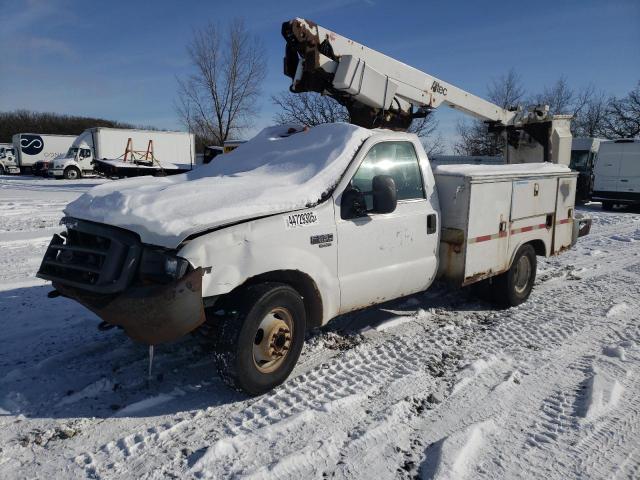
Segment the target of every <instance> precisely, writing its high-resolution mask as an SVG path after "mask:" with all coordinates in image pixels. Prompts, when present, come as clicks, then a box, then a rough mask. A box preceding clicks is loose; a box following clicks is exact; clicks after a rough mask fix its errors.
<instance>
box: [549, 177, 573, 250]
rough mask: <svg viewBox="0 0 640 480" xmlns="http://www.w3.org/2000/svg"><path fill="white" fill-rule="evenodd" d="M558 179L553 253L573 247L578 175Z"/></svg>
mask: <svg viewBox="0 0 640 480" xmlns="http://www.w3.org/2000/svg"><path fill="white" fill-rule="evenodd" d="M557 181H558V195H557V199H556V212H555V223H554V226H553V247H552V248H553V253H558V252H560V251H562V250H563V249H567V248H570V247H571V240H572V235H573V217H574V208H575V199H576V177H561V178H558V180H557Z"/></svg>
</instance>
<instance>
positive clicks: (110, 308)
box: [54, 268, 205, 345]
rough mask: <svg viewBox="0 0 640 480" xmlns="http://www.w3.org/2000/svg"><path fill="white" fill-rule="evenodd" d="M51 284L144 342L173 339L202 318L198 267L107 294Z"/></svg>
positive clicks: (191, 327)
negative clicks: (165, 282) (156, 282)
mask: <svg viewBox="0 0 640 480" xmlns="http://www.w3.org/2000/svg"><path fill="white" fill-rule="evenodd" d="M54 287H55V288H56V289H57V290H58V291H59V292H60V293H61V294H62V295H64V296H65V297H69V298H72V299H74V300H76V301H77V302H79V303H81V304H82V305H84V306H85V307H87V308H88V309H89V310H91V311H92V312H94V313H95V314H96V315H98V316H99V317H100V318H101V319H102V320H104V321H105V322H107V323H108V324H111V325H116V326H119V327H122V328H123V329H124V331H125V332H126V333H127V335H128V336H129V337H131V338H132V339H133V340H135V341H137V342H141V343H145V344H147V345H156V344H159V343H163V342H170V341H172V340H176V339H178V338H180V337H182V336H183V335H185V334H187V333H189V332H191V331H192V330H194V329H195V328H197V327H198V326H200V325H201V324H202V323H203V322H204V320H205V315H204V305H203V303H202V268H197V269H196V270H193V271H192V272H189V273H187V274H186V275H185V276H184V277H182V278H181V279H180V280H177V281H176V282H174V283H171V284H168V285H141V286H131V287H130V288H128V289H127V290H125V291H124V292H123V293H121V294H118V295H114V296H108V297H105V296H104V295H95V294H92V293H90V292H86V291H83V290H79V289H76V288H70V287H66V286H64V285H61V284H57V283H54Z"/></svg>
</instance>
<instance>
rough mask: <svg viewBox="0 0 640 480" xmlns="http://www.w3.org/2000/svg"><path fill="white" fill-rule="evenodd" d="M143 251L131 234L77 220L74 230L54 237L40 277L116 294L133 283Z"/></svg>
mask: <svg viewBox="0 0 640 480" xmlns="http://www.w3.org/2000/svg"><path fill="white" fill-rule="evenodd" d="M74 223H75V222H74ZM140 251H141V247H140V242H139V240H138V239H137V237H136V235H134V234H133V233H131V232H127V231H125V230H121V229H117V228H115V227H109V226H107V225H100V224H96V223H92V222H84V221H77V225H74V227H73V228H69V229H67V231H66V232H63V233H61V234H59V235H58V234H56V235H54V236H53V238H52V239H51V243H50V244H49V248H47V252H46V253H45V255H44V259H43V260H42V265H41V266H40V270H39V271H38V277H40V278H44V279H46V280H51V281H53V282H58V283H61V284H64V285H67V286H72V287H76V288H81V289H84V290H89V291H93V292H99V293H116V292H118V291H121V290H124V288H126V286H127V285H128V284H129V282H130V281H131V279H132V277H133V274H134V272H135V268H136V266H137V262H138V259H139V257H140Z"/></svg>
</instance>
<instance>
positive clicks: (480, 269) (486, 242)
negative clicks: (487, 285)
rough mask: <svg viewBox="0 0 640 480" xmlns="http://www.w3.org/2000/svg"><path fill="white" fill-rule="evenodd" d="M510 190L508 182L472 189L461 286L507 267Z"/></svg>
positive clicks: (476, 186) (493, 183)
mask: <svg viewBox="0 0 640 480" xmlns="http://www.w3.org/2000/svg"><path fill="white" fill-rule="evenodd" d="M511 190H512V186H511V182H510V181H503V182H488V183H476V184H472V185H471V197H470V199H469V202H470V203H469V226H468V230H467V239H466V243H467V246H466V258H465V272H464V282H463V284H464V285H468V284H470V283H473V282H475V281H477V280H481V279H483V278H487V277H489V276H492V275H495V274H496V273H499V272H502V271H504V270H506V269H507V268H508V267H509V265H508V263H509V258H508V256H507V251H508V248H509V228H508V227H509V210H510V208H511V203H510V198H511Z"/></svg>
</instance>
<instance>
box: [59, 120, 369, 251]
mask: <svg viewBox="0 0 640 480" xmlns="http://www.w3.org/2000/svg"><path fill="white" fill-rule="evenodd" d="M291 132H294V133H291ZM371 134H372V132H371V131H370V130H367V129H365V128H361V127H357V126H355V125H350V124H347V123H334V124H326V125H320V126H317V127H314V128H311V129H308V130H303V129H302V128H301V127H298V126H296V127H293V126H291V125H285V126H282V125H281V126H277V127H269V128H265V129H264V130H262V132H260V133H259V134H258V135H256V137H254V138H253V139H252V140H250V141H249V142H247V143H245V144H243V145H241V146H240V147H238V148H237V149H236V150H234V151H233V152H231V153H228V154H225V155H221V156H218V157H216V158H215V159H214V160H213V161H212V162H211V163H210V164H209V165H205V166H202V167H200V168H198V169H196V170H194V171H191V172H189V173H186V174H182V175H175V176H172V177H165V178H154V177H139V178H132V179H127V180H121V181H117V182H113V183H109V184H104V185H100V186H97V187H95V188H92V189H91V190H89V191H88V192H87V193H85V194H84V195H82V196H81V197H80V198H78V199H77V200H76V201H74V202H72V203H70V204H69V205H68V206H67V208H66V209H65V211H64V212H65V214H66V215H69V216H72V217H76V218H80V219H84V220H91V221H95V222H100V223H106V224H109V225H115V226H118V227H122V228H126V229H128V230H132V231H134V232H136V233H138V234H139V235H140V237H141V239H142V241H143V242H144V243H150V244H154V245H161V246H166V247H175V246H177V245H178V244H179V243H180V242H181V241H182V240H183V239H184V238H186V237H188V236H189V235H191V234H193V233H197V232H199V231H203V230H206V229H209V228H215V227H218V226H221V225H225V224H230V223H235V222H238V221H242V220H247V219H250V218H254V217H259V216H262V215H269V214H275V213H281V212H285V211H290V210H295V209H300V208H305V207H307V206H310V205H314V204H316V203H318V201H320V200H321V199H322V197H323V195H325V194H326V193H327V192H329V191H330V190H331V189H332V188H333V187H334V186H335V185H336V184H337V182H338V181H339V179H340V177H341V175H342V173H343V172H344V170H345V168H346V167H347V166H348V164H349V162H350V161H351V159H352V158H353V156H354V154H355V153H356V151H357V150H358V148H359V147H360V146H361V145H362V142H364V140H365V139H366V138H368V137H369V136H370V135H371Z"/></svg>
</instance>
